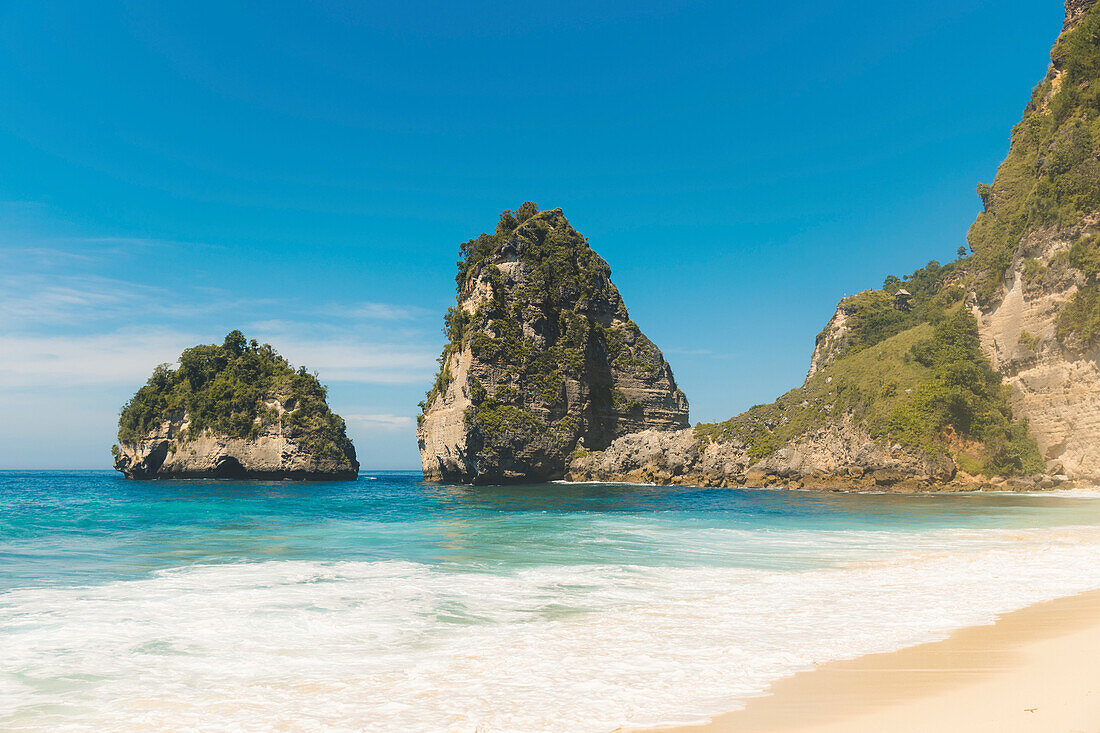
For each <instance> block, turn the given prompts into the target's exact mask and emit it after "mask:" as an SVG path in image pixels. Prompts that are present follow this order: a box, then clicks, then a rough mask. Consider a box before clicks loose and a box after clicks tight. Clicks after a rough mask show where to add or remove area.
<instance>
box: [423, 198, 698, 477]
mask: <svg viewBox="0 0 1100 733" xmlns="http://www.w3.org/2000/svg"><path fill="white" fill-rule="evenodd" d="M463 255H464V259H463V261H462V262H461V263H460V269H461V271H460V273H459V276H458V299H457V304H456V306H455V307H454V308H453V309H451V311H450V312H449V313H448V317H447V326H448V335H449V343H448V344H447V347H446V349H445V350H444V352H443V355H442V357H441V359H440V364H441V368H440V373H439V375H438V376H437V379H436V383H435V385H434V386H433V388H432V390H431V391H430V392H429V393H428V396H427V399H426V400H425V402H424V403H423V404H422V408H423V414H422V415H421V417H420V419H419V421H418V426H417V439H418V442H419V446H420V455H421V463H422V467H423V471H424V476H425V478H427V479H429V480H448V481H461V482H468V483H502V482H514V481H545V480H549V479H556V478H561V477H562V476H563V475H564V473H565V470H566V464H567V462H568V460H569V456H570V455H571V454H572V453H573V452H574V450H576V449H578V448H581V449H596V450H598V449H602V448H606V447H607V446H608V445H610V444H611V442H612V441H613V440H614V439H616V438H618V437H620V436H623V435H626V434H628V433H633V432H637V431H640V430H646V429H657V430H674V429H678V428H685V427H687V425H688V422H687V417H688V405H687V399H686V398H685V397H684V394H683V392H681V391H680V390H679V389H678V388H677V386H676V381H675V379H674V378H673V375H672V370H671V368H670V367H669V365H668V363H667V362H666V361H665V359H664V357H663V355H662V354H661V351H660V350H659V349H658V348H657V347H656V346H655V345H654V344H653V342H651V341H650V340H649V339H648V338H646V336H645V335H644V334H643V333H642V331H641V330H640V329H639V328H638V326H637V325H636V324H635V323H634V322H633V321H632V320H631V319H630V317H629V315H628V313H627V309H626V306H625V305H624V304H623V301H622V298H621V297H620V295H619V291H618V289H616V287H615V286H614V285H613V284H612V283H611V279H610V275H611V269H610V268H609V267H608V265H607V263H606V262H605V261H604V260H603V259H602V258H601V257H600V256H599V255H597V254H596V253H595V252H594V251H593V250H592V249H591V248H590V247H589V245H588V242H587V241H586V240H585V238H584V237H583V236H581V235H580V234H579V233H578V232H577V231H576V230H575V229H574V228H573V227H572V226H571V225H570V224H569V222H568V221H567V220H566V218H565V216H564V215H563V213H562V211H561V209H554V210H551V211H542V212H539V211H537V209H536V207H535V206H534V205H533V204H530V203H528V204H524V206H523V207H521V208H520V209H519V210H517V211H516V212H511V211H507V212H505V213H504V215H503V216H502V217H501V223H500V224H499V225H498V227H497V229H496V232H495V233H494V234H492V235H488V234H484V235H482V236H481V237H479V238H478V239H476V240H471V241H470V242H468V243H467V244H466V245H464V246H463Z"/></svg>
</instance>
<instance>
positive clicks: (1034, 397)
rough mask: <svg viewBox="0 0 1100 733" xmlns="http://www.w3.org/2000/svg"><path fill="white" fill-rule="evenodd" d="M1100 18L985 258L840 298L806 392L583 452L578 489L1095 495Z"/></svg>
mask: <svg viewBox="0 0 1100 733" xmlns="http://www.w3.org/2000/svg"><path fill="white" fill-rule="evenodd" d="M1097 38H1100V7H1098V6H1097V3H1096V0H1068V2H1066V20H1065V24H1064V26H1063V32H1062V34H1061V35H1060V36H1059V38H1058V40H1057V41H1056V43H1055V45H1054V49H1053V51H1052V53H1051V60H1052V63H1051V66H1050V68H1049V70H1048V73H1047V76H1046V78H1045V79H1044V80H1043V82H1042V83H1041V84H1040V85H1039V86H1038V87H1036V89H1035V91H1034V92H1033V94H1032V99H1031V102H1030V104H1029V105H1028V107H1027V109H1026V110H1025V112H1024V117H1023V121H1022V122H1021V123H1020V124H1019V125H1017V126H1016V127H1015V128H1014V129H1013V133H1012V144H1011V147H1010V150H1009V154H1008V156H1007V158H1006V159H1005V161H1004V163H1003V164H1002V165H1001V167H1000V169H999V170H998V173H997V177H996V178H995V180H994V182H993V183H992V184H991V185H984V184H983V185H980V186H978V194H979V196H980V197H981V199H982V202H983V204H984V211H983V212H982V213H980V214H979V215H978V217H977V219H976V221H975V222H974V225H973V226H972V227H971V229H970V233H969V235H968V239H969V242H970V247H971V250H972V252H973V254H972V255H970V256H960V259H959V260H958V261H956V262H952V263H948V264H947V265H942V266H941V265H940V264H939V263H937V262H930V263H929V264H928V266H927V267H925V268H921V269H920V270H917V271H916V272H914V273H913V274H912V275H910V276H908V277H906V278H905V279H899V278H896V277H891V278H888V279H887V281H886V283H885V284H884V286H883V288H882V289H879V290H867V291H864V292H862V293H859V294H857V295H854V296H850V297H848V298H845V299H844V300H842V301H841V302H840V304H839V305H838V306H837V309H836V312H835V313H834V314H833V316H832V318H831V319H830V320H829V323H828V324H827V326H826V327H825V329H824V330H823V331H822V332H821V334H819V335H818V337H817V342H816V345H815V348H814V352H813V356H812V359H811V364H810V370H809V373H808V375H807V378H806V381H805V383H804V384H803V385H802V387H799V388H798V389H795V390H792V391H791V392H789V393H787V394H786V395H784V396H783V397H781V398H780V399H779V400H777V401H776V402H775V403H772V404H770V405H760V406H757V407H755V408H753V409H752V410H750V411H748V412H746V413H744V414H742V415H739V416H737V417H734V418H732V419H730V420H728V421H726V422H725V423H718V424H715V425H700V426H697V427H696V428H695V429H692V430H683V431H678V432H674V433H663V434H661V433H654V432H643V433H638V434H636V435H628V436H625V437H622V438H619V439H618V440H616V441H614V442H613V443H612V444H611V446H609V447H608V448H607V449H606V450H604V451H599V452H578V453H577V454H576V455H575V456H574V457H573V458H572V461H571V464H570V469H569V474H568V475H569V477H570V478H573V479H587V480H623V481H646V482H657V483H678V484H692V485H703V486H734V485H746V484H747V485H754V486H764V485H784V486H795V487H798V486H805V487H814V488H869V487H883V488H893V489H931V488H940V489H942V488H978V487H983V486H1002V487H1015V488H1025V487H1035V486H1041V487H1050V486H1054V485H1059V484H1062V483H1064V482H1066V481H1077V482H1082V481H1084V482H1096V481H1100V43H1098V42H1097V40H1096V39H1097Z"/></svg>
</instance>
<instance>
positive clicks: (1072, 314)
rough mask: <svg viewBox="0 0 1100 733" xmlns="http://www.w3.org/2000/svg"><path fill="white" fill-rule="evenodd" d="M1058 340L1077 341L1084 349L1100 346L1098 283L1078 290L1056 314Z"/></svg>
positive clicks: (1099, 284)
mask: <svg viewBox="0 0 1100 733" xmlns="http://www.w3.org/2000/svg"><path fill="white" fill-rule="evenodd" d="M1058 338H1059V340H1061V341H1063V342H1069V343H1073V341H1072V339H1077V340H1079V341H1080V344H1081V345H1082V346H1084V347H1085V348H1091V347H1094V346H1096V345H1097V344H1100V283H1095V282H1094V283H1090V284H1089V285H1086V286H1085V287H1083V288H1081V289H1080V290H1078V291H1077V292H1076V293H1074V294H1073V297H1072V298H1070V301H1069V302H1068V303H1066V305H1065V306H1064V307H1063V308H1062V312H1061V313H1059V314H1058Z"/></svg>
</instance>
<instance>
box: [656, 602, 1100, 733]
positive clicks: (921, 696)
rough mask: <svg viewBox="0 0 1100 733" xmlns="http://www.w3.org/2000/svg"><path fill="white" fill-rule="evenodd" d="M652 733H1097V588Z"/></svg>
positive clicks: (843, 664)
mask: <svg viewBox="0 0 1100 733" xmlns="http://www.w3.org/2000/svg"><path fill="white" fill-rule="evenodd" d="M646 730H648V731H650V732H651V733H746V732H748V731H752V733H796V732H798V733H810V732H811V731H812V732H814V733H871V732H872V731H875V732H877V731H892V732H894V733H906V732H908V731H912V732H913V733H916V732H917V731H928V730H937V731H941V732H942V733H951V732H952V731H967V732H968V733H977V732H980V731H989V732H990V733H994V732H996V733H1006V732H1009V731H1036V732H1039V731H1042V732H1049V731H1066V732H1070V731H1074V732H1080V733H1097V732H1098V731H1100V590H1094V591H1089V592H1086V593H1082V594H1080V595H1076V596H1068V597H1065V598H1059V599H1056V600H1053V601H1045V602H1042V603H1037V604H1034V605H1032V606H1028V607H1026V608H1023V609H1020V610H1017V611H1013V612H1010V613H1007V614H1004V615H1002V616H1001V617H1000V618H998V620H997V621H996V622H995V623H993V624H987V625H982V626H970V627H965V628H962V629H959V630H957V631H955V632H954V633H952V634H951V635H950V636H949V637H948V638H946V639H943V640H940V641H934V642H928V643H925V644H919V645H917V646H911V647H907V648H904V649H900V650H898V651H894V652H886V653H882V654H871V655H866V656H863V657H858V658H856V659H852V660H846V661H838V662H829V663H827V664H823V665H821V666H819V667H816V668H814V669H812V670H808V671H805V672H799V673H797V674H794V675H792V676H790V677H786V678H784V679H781V680H779V681H777V682H776V683H775V684H774V685H772V686H771V688H769V690H768V694H767V695H765V696H761V697H756V698H751V699H750V700H749V701H748V703H747V705H746V706H745V707H743V708H742V709H740V710H736V711H734V712H730V713H724V714H722V715H719V716H716V717H714V718H713V719H712V720H710V721H708V722H705V723H701V724H697V725H677V726H662V727H659V728H649V729H646Z"/></svg>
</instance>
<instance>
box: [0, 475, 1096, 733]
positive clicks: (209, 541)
mask: <svg viewBox="0 0 1100 733" xmlns="http://www.w3.org/2000/svg"><path fill="white" fill-rule="evenodd" d="M1098 587H1100V494H1094V495H1090V494H1075V493H1069V492H1063V493H1061V494H1041V495H1040V494H1032V495H1014V494H962V495H916V496H902V495H889V494H878V495H870V494H862V495H860V494H828V495H826V494H813V493H803V492H782V491H753V490H723V489H706V490H697V489H679V488H677V489H667V488H653V487H637V486H617V485H599V484H583V485H566V484H552V485H544V486H519V487H477V488H472V487H462V486H450V485H432V484H424V483H422V482H421V481H420V476H419V474H413V473H364V474H362V475H361V476H360V478H359V480H358V481H354V482H344V483H306V484H302V483H251V482H225V481H180V482H139V481H124V480H122V479H121V478H120V477H118V476H117V475H116V474H114V473H110V472H75V473H60V472H58V473H53V472H0V729H3V730H96V731H115V730H119V731H129V730H138V729H142V730H147V729H155V730H194V729H198V730H204V731H218V730H270V729H273V728H278V729H285V730H336V731H339V730H387V731H389V730H394V731H418V730H424V731H441V730H454V731H474V730H477V731H534V730H554V731H610V730H613V729H615V728H616V727H619V726H624V725H631V726H639V725H650V724H660V723H671V722H689V721H696V720H700V719H703V718H705V717H706V716H708V715H709V714H713V713H718V712H723V711H726V710H730V709H732V708H733V707H735V705H736V701H737V700H743V699H745V698H747V697H750V696H753V695H757V694H759V693H760V692H761V691H763V690H764V689H765V688H766V687H767V685H768V684H769V683H770V682H772V681H774V680H775V679H777V678H779V677H781V676H784V675H788V674H790V673H792V672H794V671H797V670H801V669H806V668H808V667H810V666H812V665H813V664H815V663H820V662H825V661H828V660H833V659H841V658H849V657H853V656H857V655H860V654H866V653H870V652H880V651H888V650H892V649H896V648H899V647H902V646H907V645H910V644H915V643H919V642H923V641H928V640H932V639H937V638H942V637H944V636H946V635H947V633H948V632H949V631H950V630H952V629H954V628H957V627H960V626H965V625H973V624H978V623H984V622H988V621H991V620H992V619H993V618H994V617H995V615H996V614H999V613H1003V612H1006V611H1010V610H1013V609H1017V608H1020V607H1022V606H1025V605H1028V604H1031V603H1034V602H1037V601H1041V600H1045V599H1051V598H1055V597H1059V596H1065V595H1070V594H1074V593H1078V592H1081V591H1085V590H1089V589H1093V588H1098Z"/></svg>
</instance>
